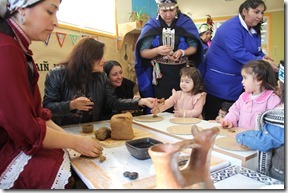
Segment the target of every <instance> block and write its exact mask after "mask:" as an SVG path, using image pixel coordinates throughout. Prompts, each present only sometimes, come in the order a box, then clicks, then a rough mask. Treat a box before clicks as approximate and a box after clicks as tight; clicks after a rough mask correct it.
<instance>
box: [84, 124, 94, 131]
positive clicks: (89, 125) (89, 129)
mask: <svg viewBox="0 0 288 193" xmlns="http://www.w3.org/2000/svg"><path fill="white" fill-rule="evenodd" d="M93 129H94V126H93V124H85V125H82V132H83V133H92V132H93Z"/></svg>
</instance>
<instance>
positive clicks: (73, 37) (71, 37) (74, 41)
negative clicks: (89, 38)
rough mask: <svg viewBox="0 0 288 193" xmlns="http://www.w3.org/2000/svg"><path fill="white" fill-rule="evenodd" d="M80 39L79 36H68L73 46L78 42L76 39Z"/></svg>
mask: <svg viewBox="0 0 288 193" xmlns="http://www.w3.org/2000/svg"><path fill="white" fill-rule="evenodd" d="M79 37H80V35H74V34H70V39H71V42H72V44H73V45H75V44H76V43H77V41H78V38H79Z"/></svg>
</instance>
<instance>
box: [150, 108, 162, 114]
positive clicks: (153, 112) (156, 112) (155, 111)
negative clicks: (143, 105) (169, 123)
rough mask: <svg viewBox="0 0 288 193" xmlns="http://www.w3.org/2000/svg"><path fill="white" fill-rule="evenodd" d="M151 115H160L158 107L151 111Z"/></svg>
mask: <svg viewBox="0 0 288 193" xmlns="http://www.w3.org/2000/svg"><path fill="white" fill-rule="evenodd" d="M151 113H152V114H154V115H156V114H158V113H160V109H159V108H158V107H154V108H153V109H151Z"/></svg>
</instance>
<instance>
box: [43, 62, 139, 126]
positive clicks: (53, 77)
mask: <svg viewBox="0 0 288 193" xmlns="http://www.w3.org/2000/svg"><path fill="white" fill-rule="evenodd" d="M65 76H66V68H65V66H59V67H56V68H53V69H52V70H50V71H49V72H48V74H47V76H46V80H45V89H44V99H43V107H45V108H49V109H50V110H51V111H52V114H53V117H52V120H53V121H54V122H55V123H57V124H58V125H68V124H77V123H79V120H78V119H76V118H75V116H73V115H74V114H75V113H76V110H73V111H70V101H71V100H72V98H73V96H75V91H74V90H72V89H70V88H69V87H68V85H67V84H66V83H65ZM88 87H89V91H90V93H89V96H90V99H91V100H92V101H93V102H94V108H93V110H92V111H91V112H90V116H88V118H87V117H86V119H85V120H81V123H84V122H91V121H99V120H103V118H102V113H103V109H104V106H107V107H109V108H111V109H113V110H116V111H122V110H140V107H139V106H138V100H139V99H118V98H117V96H116V95H115V94H114V91H113V89H112V88H111V86H110V84H109V81H108V78H107V76H106V74H105V73H104V72H103V73H100V72H97V73H92V81H91V82H90V84H89V85H88ZM85 113H87V112H85Z"/></svg>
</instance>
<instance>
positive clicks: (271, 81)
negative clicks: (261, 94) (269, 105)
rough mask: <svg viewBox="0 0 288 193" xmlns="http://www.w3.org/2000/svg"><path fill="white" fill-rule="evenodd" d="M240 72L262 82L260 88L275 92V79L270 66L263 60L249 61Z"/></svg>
mask: <svg viewBox="0 0 288 193" xmlns="http://www.w3.org/2000/svg"><path fill="white" fill-rule="evenodd" d="M242 70H245V72H247V73H248V74H251V75H253V77H255V78H256V79H257V80H258V81H262V84H261V87H262V88H263V87H264V88H265V89H266V90H275V88H276V77H275V73H274V71H273V69H272V67H271V65H270V64H269V63H268V62H266V61H264V60H251V61H250V62H248V63H246V64H245V65H244V66H243V67H242Z"/></svg>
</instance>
